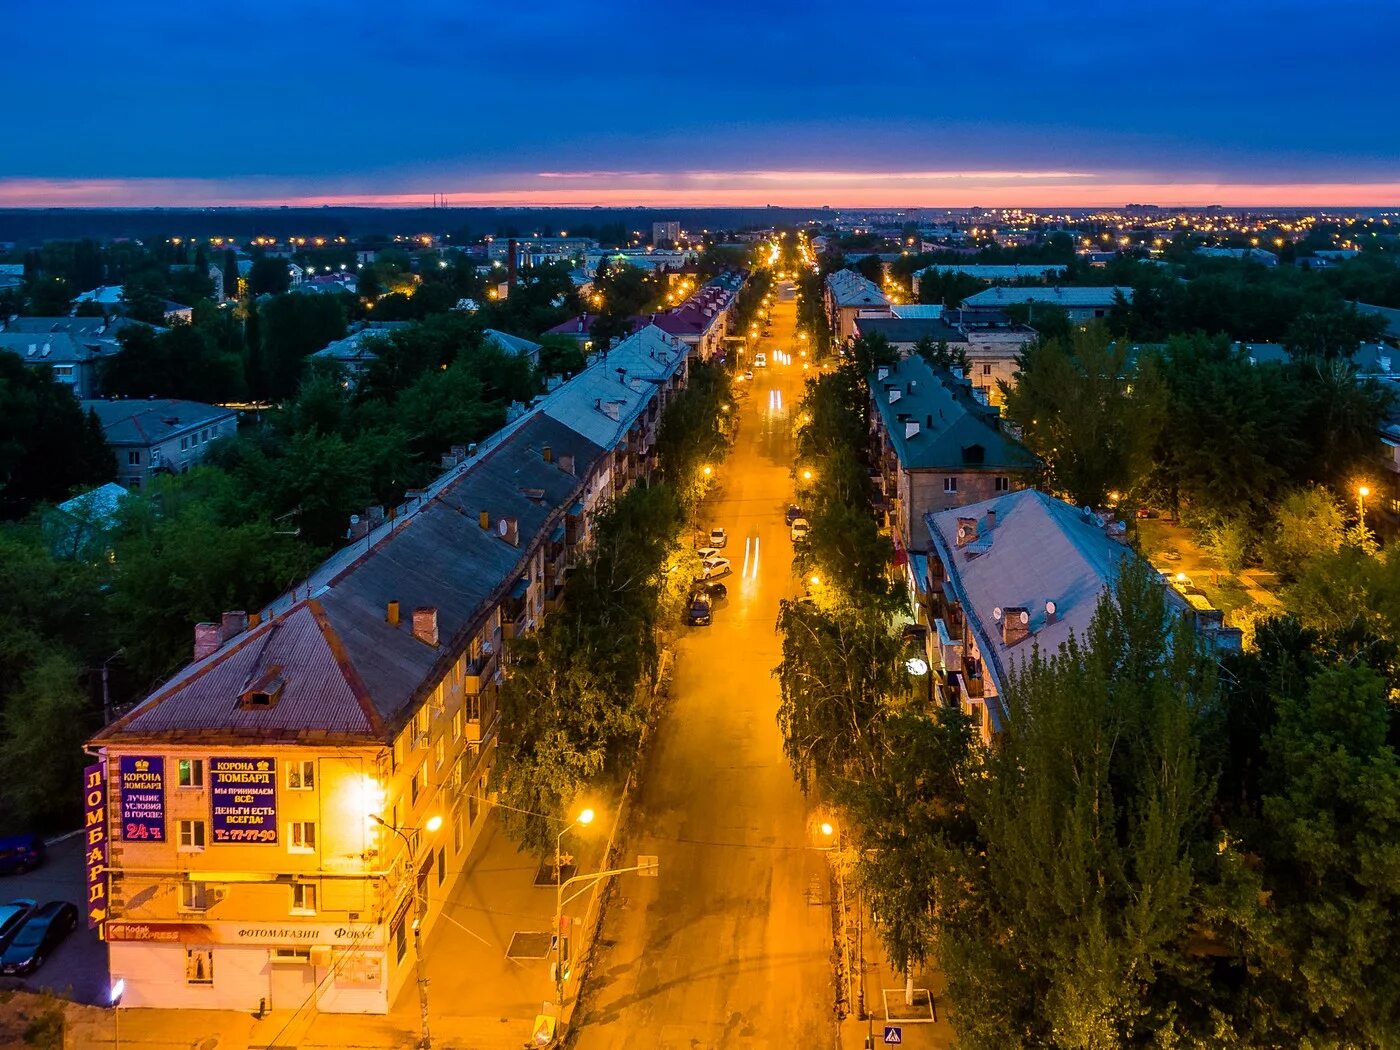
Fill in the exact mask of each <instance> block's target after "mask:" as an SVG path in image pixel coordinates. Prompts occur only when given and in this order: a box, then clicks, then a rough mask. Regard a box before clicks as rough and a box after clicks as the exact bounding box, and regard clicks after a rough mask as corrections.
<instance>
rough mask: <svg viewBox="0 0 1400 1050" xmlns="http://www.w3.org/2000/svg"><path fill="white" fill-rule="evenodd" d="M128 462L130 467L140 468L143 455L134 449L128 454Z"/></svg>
mask: <svg viewBox="0 0 1400 1050" xmlns="http://www.w3.org/2000/svg"><path fill="white" fill-rule="evenodd" d="M126 462H127V464H128V465H129V466H133V467H139V466H140V465H141V453H140V452H139V451H137V450H135V449H132V450H131V451H130V452H128V453H127V454H126Z"/></svg>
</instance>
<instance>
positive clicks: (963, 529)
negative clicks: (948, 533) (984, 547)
mask: <svg viewBox="0 0 1400 1050" xmlns="http://www.w3.org/2000/svg"><path fill="white" fill-rule="evenodd" d="M976 538H977V519H976V518H959V519H958V542H957V545H958V546H959V547H966V546H967V545H968V544H969V543H971V542H972V541H973V540H975V539H976Z"/></svg>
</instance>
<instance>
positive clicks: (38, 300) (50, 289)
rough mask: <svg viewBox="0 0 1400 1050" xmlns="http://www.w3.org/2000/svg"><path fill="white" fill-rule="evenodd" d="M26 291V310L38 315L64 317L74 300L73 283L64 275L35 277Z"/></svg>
mask: <svg viewBox="0 0 1400 1050" xmlns="http://www.w3.org/2000/svg"><path fill="white" fill-rule="evenodd" d="M26 291H27V294H28V298H29V305H28V309H27V310H26V312H27V313H29V314H32V315H34V316H36V317H62V316H64V315H65V314H67V313H68V307H69V304H71V303H72V301H73V291H72V285H70V284H69V283H68V282H67V281H65V280H64V279H63V278H62V277H34V278H33V279H31V280H30V282H29V285H28V288H27V289H26Z"/></svg>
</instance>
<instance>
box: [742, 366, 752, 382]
mask: <svg viewBox="0 0 1400 1050" xmlns="http://www.w3.org/2000/svg"><path fill="white" fill-rule="evenodd" d="M744 378H745V379H747V380H748V381H749V382H751V383H752V382H753V369H752V368H746V369H744Z"/></svg>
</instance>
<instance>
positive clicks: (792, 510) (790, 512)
mask: <svg viewBox="0 0 1400 1050" xmlns="http://www.w3.org/2000/svg"><path fill="white" fill-rule="evenodd" d="M806 516H807V515H805V514H803V513H802V508H801V507H799V506H798V505H797V504H796V503H789V504H788V509H787V514H785V515H784V516H783V520H784V521H785V522H787V524H788V525H789V527H791V525H792V523H793V522H794V521H796V520H797V519H798V518H805V517H806Z"/></svg>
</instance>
